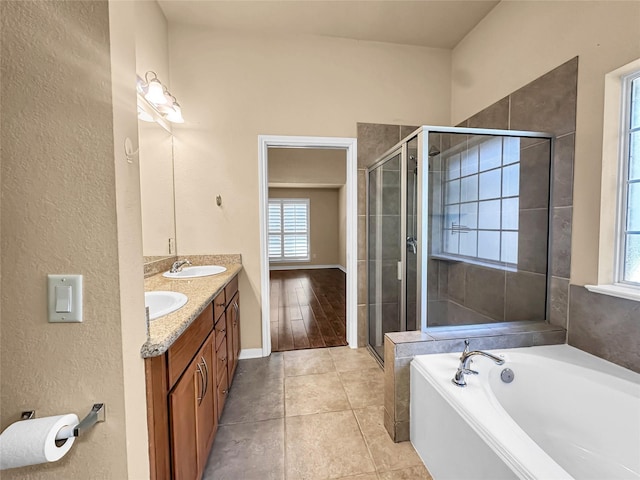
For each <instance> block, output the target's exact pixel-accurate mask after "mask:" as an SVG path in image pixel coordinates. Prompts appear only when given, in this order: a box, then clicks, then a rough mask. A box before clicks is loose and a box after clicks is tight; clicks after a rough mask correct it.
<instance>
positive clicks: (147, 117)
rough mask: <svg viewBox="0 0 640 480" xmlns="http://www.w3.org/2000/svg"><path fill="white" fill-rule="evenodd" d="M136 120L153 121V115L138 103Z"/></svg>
mask: <svg viewBox="0 0 640 480" xmlns="http://www.w3.org/2000/svg"><path fill="white" fill-rule="evenodd" d="M138 120H142V121H143V122H155V120H154V119H153V116H152V115H151V114H150V113H149V112H147V111H146V110H145V109H144V108H142V107H141V106H140V105H138Z"/></svg>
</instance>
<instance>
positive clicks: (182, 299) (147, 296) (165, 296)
mask: <svg viewBox="0 0 640 480" xmlns="http://www.w3.org/2000/svg"><path fill="white" fill-rule="evenodd" d="M187 300H188V299H187V296H186V295H185V294H184V293H178V292H163V291H158V292H144V305H145V307H149V320H155V319H156V318H160V317H162V316H164V315H167V314H169V313H171V312H175V311H176V310H178V309H179V308H182V307H183V306H184V304H185V303H187Z"/></svg>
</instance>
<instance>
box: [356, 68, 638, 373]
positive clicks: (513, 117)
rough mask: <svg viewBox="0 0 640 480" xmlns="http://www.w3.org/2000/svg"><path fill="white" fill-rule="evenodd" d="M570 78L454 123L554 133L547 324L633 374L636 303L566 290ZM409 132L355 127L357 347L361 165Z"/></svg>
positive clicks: (362, 328) (362, 300) (361, 313)
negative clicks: (357, 243) (356, 163)
mask: <svg viewBox="0 0 640 480" xmlns="http://www.w3.org/2000/svg"><path fill="white" fill-rule="evenodd" d="M577 79H578V58H577V57H576V58H573V59H571V60H569V61H568V62H566V63H564V64H563V65H560V66H559V67H557V68H555V69H554V70H552V71H550V72H549V73H547V74H545V75H543V76H541V77H540V78H538V79H536V80H534V81H533V82H531V83H530V84H528V85H526V86H524V87H522V88H521V89H519V90H517V91H516V92H514V93H512V94H511V95H509V96H507V97H505V98H503V99H502V100H500V101H498V102H496V103H495V104H493V105H491V106H489V107H487V108H486V109H484V110H482V111H481V112H479V113H477V114H476V115H474V116H472V117H471V118H469V119H468V120H465V121H464V122H462V123H461V124H459V125H458V126H467V127H475V128H498V129H512V130H533V131H543V132H549V133H552V134H554V135H555V137H556V138H555V145H554V156H553V169H554V172H553V173H554V174H553V181H552V190H553V206H552V208H553V216H552V225H551V229H552V242H551V246H550V247H551V299H550V300H551V301H550V318H549V321H550V322H551V323H552V324H554V325H558V326H561V327H563V328H565V329H567V330H568V343H569V344H570V345H573V346H575V347H577V348H580V349H582V350H585V351H587V352H590V353H592V354H594V355H597V356H599V357H602V358H605V359H607V360H609V361H612V362H614V363H617V364H619V365H622V366H624V367H626V368H630V369H632V370H634V371H637V372H640V349H639V348H638V338H640V303H639V302H634V301H631V300H625V299H619V298H615V297H610V296H606V295H602V294H597V293H590V292H589V291H587V290H586V289H585V288H584V287H582V286H578V285H571V286H569V278H570V267H571V223H572V215H573V165H574V145H575V129H576V126H575V125H576V98H577ZM415 128H416V127H402V126H398V125H378V124H364V123H359V124H358V168H359V171H358V174H359V175H358V180H359V184H358V219H359V224H358V241H359V248H358V260H359V262H358V267H359V269H358V275H359V278H358V284H359V291H358V304H359V305H358V328H359V342H360V343H361V345H365V344H366V332H367V330H366V328H367V310H366V303H367V297H366V294H367V292H366V280H367V279H366V236H365V225H366V217H365V215H366V190H365V173H366V167H367V166H368V165H370V164H371V163H372V162H373V161H374V160H375V159H376V158H377V157H378V156H379V155H380V154H382V153H383V152H384V151H386V150H387V149H389V148H390V147H392V146H393V145H394V144H396V143H397V142H398V141H399V140H400V139H402V138H404V137H405V136H407V135H408V134H409V133H411V131H412V130H414V129H415ZM578 161H579V159H578ZM465 275H466V273H465ZM447 279H448V278H447ZM468 287H470V285H468Z"/></svg>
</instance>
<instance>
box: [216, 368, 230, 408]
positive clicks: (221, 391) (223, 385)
mask: <svg viewBox="0 0 640 480" xmlns="http://www.w3.org/2000/svg"><path fill="white" fill-rule="evenodd" d="M228 394H229V385H228V382H227V371H226V369H225V370H224V373H223V375H222V380H221V381H220V383H219V384H218V420H220V417H221V416H222V410H223V409H224V402H225V401H226V400H227V395H228Z"/></svg>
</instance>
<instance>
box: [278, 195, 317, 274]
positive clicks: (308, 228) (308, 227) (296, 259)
mask: <svg viewBox="0 0 640 480" xmlns="http://www.w3.org/2000/svg"><path fill="white" fill-rule="evenodd" d="M275 203H278V204H279V205H280V230H279V231H278V232H274V231H271V230H269V221H268V218H267V250H268V245H269V237H271V235H279V236H280V252H281V256H280V257H277V258H274V257H271V256H269V253H268V251H267V257H268V260H269V263H294V262H310V261H311V202H310V199H309V198H269V199H268V202H267V212H268V211H269V207H270V206H271V205H272V204H275ZM285 204H298V205H299V204H303V205H304V206H305V208H306V210H307V224H306V231H305V232H304V233H301V232H285V231H284V209H283V206H284V205H285ZM267 217H268V214H267ZM300 235H306V239H307V255H306V257H304V258H301V257H286V256H284V254H285V252H284V239H285V237H287V236H300Z"/></svg>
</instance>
